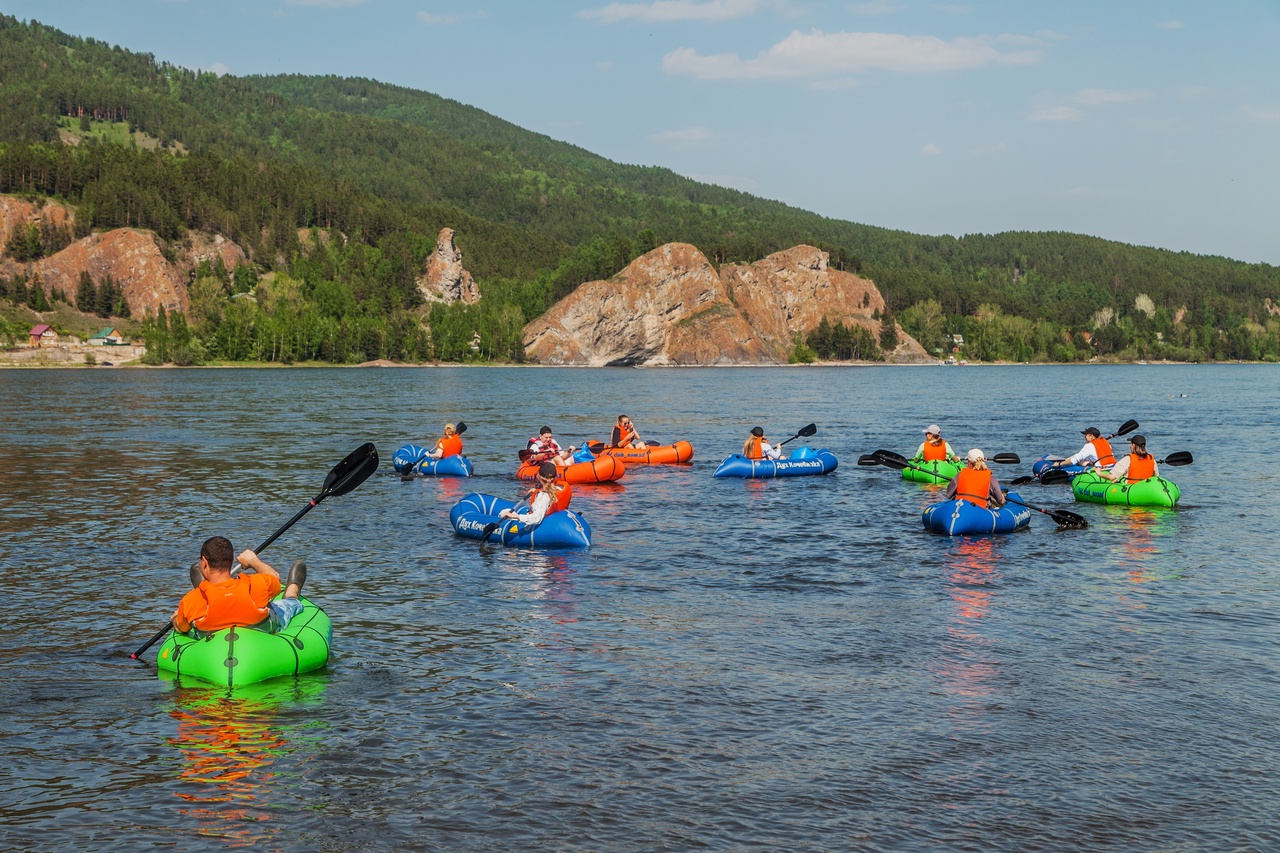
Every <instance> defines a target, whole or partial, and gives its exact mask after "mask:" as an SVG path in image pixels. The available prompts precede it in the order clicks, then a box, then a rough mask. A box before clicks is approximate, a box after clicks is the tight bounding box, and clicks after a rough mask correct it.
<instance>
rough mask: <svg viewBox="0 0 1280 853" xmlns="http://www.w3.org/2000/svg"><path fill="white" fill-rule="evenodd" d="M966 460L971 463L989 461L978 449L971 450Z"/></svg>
mask: <svg viewBox="0 0 1280 853" xmlns="http://www.w3.org/2000/svg"><path fill="white" fill-rule="evenodd" d="M965 458H966V459H968V460H969V461H970V462H985V461H986V460H987V457H985V456H983V455H982V451H981V450H979V449H978V448H976V447H975V448H974V449H973V450H970V451H969V453H968V455H966V456H965Z"/></svg>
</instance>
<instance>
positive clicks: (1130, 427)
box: [1111, 419, 1138, 438]
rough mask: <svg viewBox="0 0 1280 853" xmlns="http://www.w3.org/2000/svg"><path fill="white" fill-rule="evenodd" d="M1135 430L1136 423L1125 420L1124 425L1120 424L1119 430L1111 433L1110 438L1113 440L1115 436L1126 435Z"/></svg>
mask: <svg viewBox="0 0 1280 853" xmlns="http://www.w3.org/2000/svg"><path fill="white" fill-rule="evenodd" d="M1137 428H1138V422H1137V421H1135V420H1132V419H1130V420H1127V421H1125V422H1124V423H1122V424H1120V429H1118V430H1116V431H1115V432H1113V433H1112V434H1111V437H1112V438H1115V437H1116V436H1117V435H1128V434H1129V433H1131V432H1133V431H1134V430H1135V429H1137Z"/></svg>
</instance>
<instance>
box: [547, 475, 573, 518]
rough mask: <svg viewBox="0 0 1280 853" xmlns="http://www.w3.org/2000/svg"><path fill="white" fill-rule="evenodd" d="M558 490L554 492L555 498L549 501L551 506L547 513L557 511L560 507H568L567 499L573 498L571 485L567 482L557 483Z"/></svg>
mask: <svg viewBox="0 0 1280 853" xmlns="http://www.w3.org/2000/svg"><path fill="white" fill-rule="evenodd" d="M557 485H559V486H560V491H558V492H556V496H555V500H553V501H552V502H551V508H550V509H548V510H547V515H550V514H551V513H553V512H559V511H560V510H562V509H568V508H569V501H570V500H571V499H572V498H573V487H572V486H570V485H569V484H568V483H558V484H557Z"/></svg>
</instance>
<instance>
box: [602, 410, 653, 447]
mask: <svg viewBox="0 0 1280 853" xmlns="http://www.w3.org/2000/svg"><path fill="white" fill-rule="evenodd" d="M609 446H610V447H630V448H632V449H633V450H646V449H648V447H649V445H648V444H646V443H645V442H644V441H643V440H641V438H640V435H639V434H638V433H637V432H636V430H635V427H633V426H632V425H631V418H629V417H627V416H626V415H618V422H617V423H616V424H615V425H614V427H613V432H612V433H611V434H610V435H609Z"/></svg>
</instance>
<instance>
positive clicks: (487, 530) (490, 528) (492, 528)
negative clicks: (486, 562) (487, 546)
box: [480, 521, 502, 542]
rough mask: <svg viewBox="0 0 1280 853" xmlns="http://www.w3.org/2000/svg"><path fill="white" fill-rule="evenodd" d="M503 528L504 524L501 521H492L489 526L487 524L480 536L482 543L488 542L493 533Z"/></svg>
mask: <svg viewBox="0 0 1280 853" xmlns="http://www.w3.org/2000/svg"><path fill="white" fill-rule="evenodd" d="M501 526H502V522H500V521H491V522H489V523H488V524H486V525H485V526H484V531H483V532H482V533H481V534H480V541H481V542H488V541H489V537H490V536H492V535H493V532H494V531H495V530H497V529H498V528H499V527H501Z"/></svg>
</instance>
